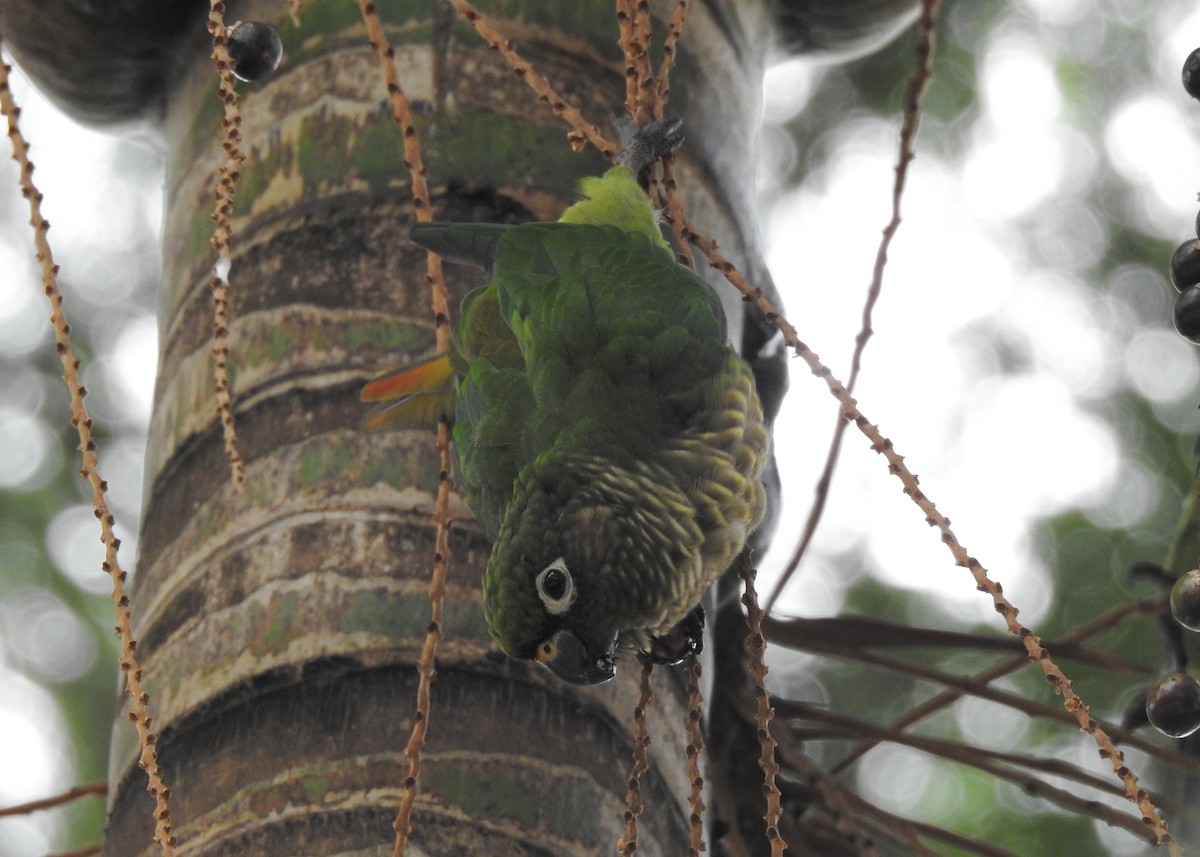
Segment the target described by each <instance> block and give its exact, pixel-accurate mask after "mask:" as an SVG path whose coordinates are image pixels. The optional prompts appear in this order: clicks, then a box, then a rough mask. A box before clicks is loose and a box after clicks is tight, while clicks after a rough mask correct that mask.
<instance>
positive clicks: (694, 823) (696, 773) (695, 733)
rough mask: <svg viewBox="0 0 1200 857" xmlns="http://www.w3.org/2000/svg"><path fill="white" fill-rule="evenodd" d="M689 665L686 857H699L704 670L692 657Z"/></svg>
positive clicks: (701, 806) (702, 808) (700, 844)
mask: <svg viewBox="0 0 1200 857" xmlns="http://www.w3.org/2000/svg"><path fill="white" fill-rule="evenodd" d="M689 661H690V662H689V664H688V671H687V673H688V680H687V693H688V713H687V723H686V725H685V727H684V728H685V731H686V732H687V736H688V743H687V750H686V753H687V777H688V782H689V783H690V785H691V791H690V792H689V793H688V805H689V806H690V807H691V808H692V813H691V817H690V819H689V822H690V826H689V828H688V850H687V854H688V857H699V855H700V853H701V852H702V851H705V850H707V849H706V848H705V845H704V811H705V810H706V809H707V808H708V807H706V806H705V805H704V777H702V776H701V775H700V754H701V753H703V752H704V730H703V729H701V728H700V718H701V717H702V716H703V714H704V694H703V692H702V691H701V689H700V678H701V675H702V671H703V668H702V667H701V666H700V661H699V659H697V658H696V657H695V656H694V655H693V656H692V657H691V658H690V659H689Z"/></svg>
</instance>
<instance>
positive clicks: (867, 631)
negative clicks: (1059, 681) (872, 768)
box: [763, 616, 1155, 677]
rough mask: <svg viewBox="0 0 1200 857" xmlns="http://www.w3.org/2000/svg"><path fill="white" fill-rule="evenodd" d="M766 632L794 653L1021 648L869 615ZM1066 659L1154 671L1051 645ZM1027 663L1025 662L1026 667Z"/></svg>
mask: <svg viewBox="0 0 1200 857" xmlns="http://www.w3.org/2000/svg"><path fill="white" fill-rule="evenodd" d="M763 631H764V633H765V634H766V635H767V639H768V640H770V641H771V642H772V643H778V644H779V645H782V646H786V647H788V648H791V649H798V650H806V649H808V648H809V647H810V646H811V645H814V643H817V642H820V643H823V644H826V645H827V644H829V643H839V644H842V645H846V646H856V647H859V648H864V649H878V648H896V647H908V648H924V649H953V650H954V651H959V652H961V651H970V650H974V651H980V652H1014V653H1015V652H1017V651H1020V649H1021V644H1020V643H1018V642H1017V641H1016V640H1014V639H1013V638H1012V637H1011V636H1003V637H1001V636H997V635H990V634H968V633H964V632H962V631H942V630H940V629H936V628H916V627H913V626H911V625H902V624H899V623H895V622H884V621H883V620H881V619H872V618H869V617H864V616H836V617H832V618H824V619H804V618H799V617H794V618H789V619H776V618H768V619H766V620H765V621H764V622H763ZM1047 646H1049V647H1050V648H1051V649H1053V650H1054V651H1055V652H1057V653H1058V656H1059V657H1060V658H1068V659H1070V660H1073V661H1078V662H1079V663H1084V664H1088V665H1089V666H1095V667H1100V668H1102V669H1106V670H1108V671H1110V672H1119V673H1126V674H1130V675H1140V676H1145V677H1150V676H1153V675H1154V674H1155V672H1154V670H1152V669H1151V668H1149V667H1145V666H1142V665H1141V664H1135V663H1132V662H1130V661H1127V660H1125V659H1124V658H1119V657H1117V656H1116V655H1112V654H1109V653H1108V652H1100V651H1093V650H1091V649H1087V648H1084V646H1083V645H1082V644H1081V643H1079V642H1075V641H1070V640H1055V641H1053V642H1050V643H1047ZM1025 660H1026V659H1025V658H1021V663H1025Z"/></svg>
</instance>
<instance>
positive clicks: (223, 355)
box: [208, 0, 246, 492]
mask: <svg viewBox="0 0 1200 857" xmlns="http://www.w3.org/2000/svg"><path fill="white" fill-rule="evenodd" d="M208 31H209V33H211V34H212V39H213V51H212V58H213V62H214V63H215V64H216V68H217V77H218V84H217V95H218V97H219V98H220V99H221V103H222V104H223V105H224V106H225V116H224V118H223V119H222V120H221V127H222V128H223V129H224V131H225V140H224V142H223V143H222V147H223V148H224V149H225V163H223V164H221V166H220V168H219V169H218V170H217V184H216V187H214V188H213V203H214V206H213V215H212V218H213V220H214V221H215V222H216V225H217V226H216V229H215V230H214V231H213V236H212V246H213V249H214V250H216V253H217V261H216V264H215V265H213V274H212V277H211V278H210V279H209V281H208V287H209V289H210V290H211V291H212V302H213V321H212V356H213V382H214V383H215V385H216V391H217V418H218V419H220V421H221V434H222V438H223V439H224V444H225V457H226V458H227V459H228V460H229V473H230V477H231V478H232V480H233V485H234V488H236V489H237V490H238V491H239V492H240V491H242V490H243V489H244V487H245V482H246V465H245V462H243V461H242V455H241V453H240V452H239V451H238V440H237V429H236V427H235V426H234V421H233V399H232V396H231V395H230V392H229V279H228V277H229V268H230V265H231V262H232V259H231V256H230V245H231V243H232V239H233V224H232V222H231V218H232V216H233V196H234V193H235V191H236V190H237V183H238V178H239V177H240V176H241V170H242V162H243V161H245V160H246V156H245V154H244V153H243V152H242V149H241V126H242V116H241V111H240V110H239V104H240V99H239V98H238V94H237V90H236V89H235V88H234V79H233V65H234V63H233V58H232V57H231V56H230V55H229V48H228V44H229V38H228V33H227V31H226V29H225V4H224V3H223V2H221V0H212V3H211V5H210V7H209V13H208Z"/></svg>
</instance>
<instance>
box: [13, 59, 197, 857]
mask: <svg viewBox="0 0 1200 857" xmlns="http://www.w3.org/2000/svg"><path fill="white" fill-rule="evenodd" d="M11 71H12V68H11V67H10V66H9V65H8V64H6V63H3V62H0V112H2V113H3V115H4V117H5V118H6V119H7V120H8V139H9V141H10V142H11V143H12V156H13V160H14V161H16V162H17V164H18V166H19V167H20V185H21V195H22V196H24V197H25V199H26V200H28V201H29V222H30V225H32V226H33V239H34V244H35V246H36V247H37V258H38V261H39V262H41V263H42V284H43V285H44V287H45V291H46V297H47V298H48V299H49V301H50V322H51V324H53V325H54V344H55V349H56V350H57V352H58V357H59V360H60V361H61V362H62V367H63V376H62V377H63V381H64V382H65V383H66V385H67V390H68V391H69V393H70V397H71V425H72V426H73V427H74V428H75V431H76V432H77V433H78V435H79V450H80V452H81V453H82V455H81V463H80V468H79V474H80V475H81V476H82V477H83V478H84V479H86V480H87V482H88V485H89V486H91V489H92V512H93V513H94V514H95V516H96V519H97V520H98V521H99V522H100V541H101V542H102V543H103V544H104V562H103V563H101V565H100V567H101V569H103V570H104V572H105V573H107V574H108V575H109V577H110V578H111V580H112V600H113V605H114V607H115V608H116V617H117V626H116V632H117V635H118V636H119V637H120V639H121V657H120V665H121V671H122V672H123V673H124V674H125V693H127V694H128V695H129V698H130V710H129V720H130V722H131V723H132V724H133V726H134V728H135V729H136V730H137V733H138V746H139V747H140V753H139V756H138V765H139V766H140V767H141V768H142V769H143V770H144V771H146V775H147V777H148V781H147V783H146V791H147V792H149V793H150V796H151V797H152V798H153V799H154V841H155V842H157V843H158V844H159V846H160V847H161V849H162V853H163V857H173V855H174V853H175V844H176V843H175V837H174V836H172V835H171V813H170V806H169V799H170V794H171V790H170V789H169V788H167V784H166V783H165V782H164V781H163V777H162V769H161V768H160V767H159V764H158V750H157V749H156V748H157V746H158V736H157V735H155V734H154V732H152V731H151V730H150V724H151V722H152V718H151V717H150V710H149V702H150V695H149V694H148V693H146V692H145V690H144V689H143V686H142V668H141V665H140V664H139V663H138V660H137V655H136V654H135V653H134V649H136V648H137V641H136V640H135V639H134V637H133V626H132V621H131V617H130V610H129V596H127V595H126V594H125V578H126V573H125V571H124V570H123V569H122V568H121V565H120V562H119V560H118V558H117V550H118V548H120V546H121V541H120V539H118V538H117V537H116V535H115V534H114V532H113V525H114V523H115V519H114V518H113V515H112V513H111V512H110V511H109V508H108V500H107V498H106V496H105V495H106V494H107V492H108V483H107V482H105V481H104V480H103V479H102V478H100V473H99V470H98V463H97V457H96V441H95V439H94V438H93V436H92V418H91V416H90V415H89V414H88V411H87V407H86V406H85V405H84V403H83V399H84V396H86V395H87V390H86V389H85V388H84V386H83V384H81V383H80V381H79V366H80V361H79V358H78V357H77V356H76V355H75V349H74V347H73V346H72V345H71V340H70V331H71V325H70V324H68V323H67V316H66V313H65V312H64V310H63V299H62V292H61V291H60V290H59V286H58V265H56V264H55V263H54V254H53V253H52V252H51V250H50V242H49V239H48V238H47V237H46V232H47V230H49V228H50V224H49V222H48V221H47V220H46V219H45V218H44V217H43V216H42V193H41V191H39V190H38V189H37V186H36V185H35V184H34V182H33V163H32V162H31V161H30V160H29V143H27V142H26V141H25V138H24V136H23V135H22V134H21V131H20V128H19V127H18V125H17V117H18V116H19V115H20V113H21V111H20V109H19V108H18V107H17V105H16V102H15V101H14V100H13V97H12V91H11V89H10V88H9V83H8V76H9V73H10V72H11Z"/></svg>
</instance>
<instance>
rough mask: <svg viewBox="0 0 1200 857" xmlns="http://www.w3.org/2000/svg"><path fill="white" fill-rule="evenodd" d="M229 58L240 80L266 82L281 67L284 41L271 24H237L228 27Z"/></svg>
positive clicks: (243, 22) (239, 22)
mask: <svg viewBox="0 0 1200 857" xmlns="http://www.w3.org/2000/svg"><path fill="white" fill-rule="evenodd" d="M229 55H230V56H231V57H233V74H234V77H236V78H238V79H239V80H249V81H255V80H263V79H264V78H266V77H268V76H269V75H270V74H271V73H272V72H274V71H275V69H277V68H278V67H279V61H280V60H281V59H282V58H283V42H282V41H280V39H279V33H277V32H275V28H274V27H272V26H271V25H270V24H264V23H262V22H261V21H238V22H237V23H236V24H234V25H233V26H232V27H230V28H229Z"/></svg>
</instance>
